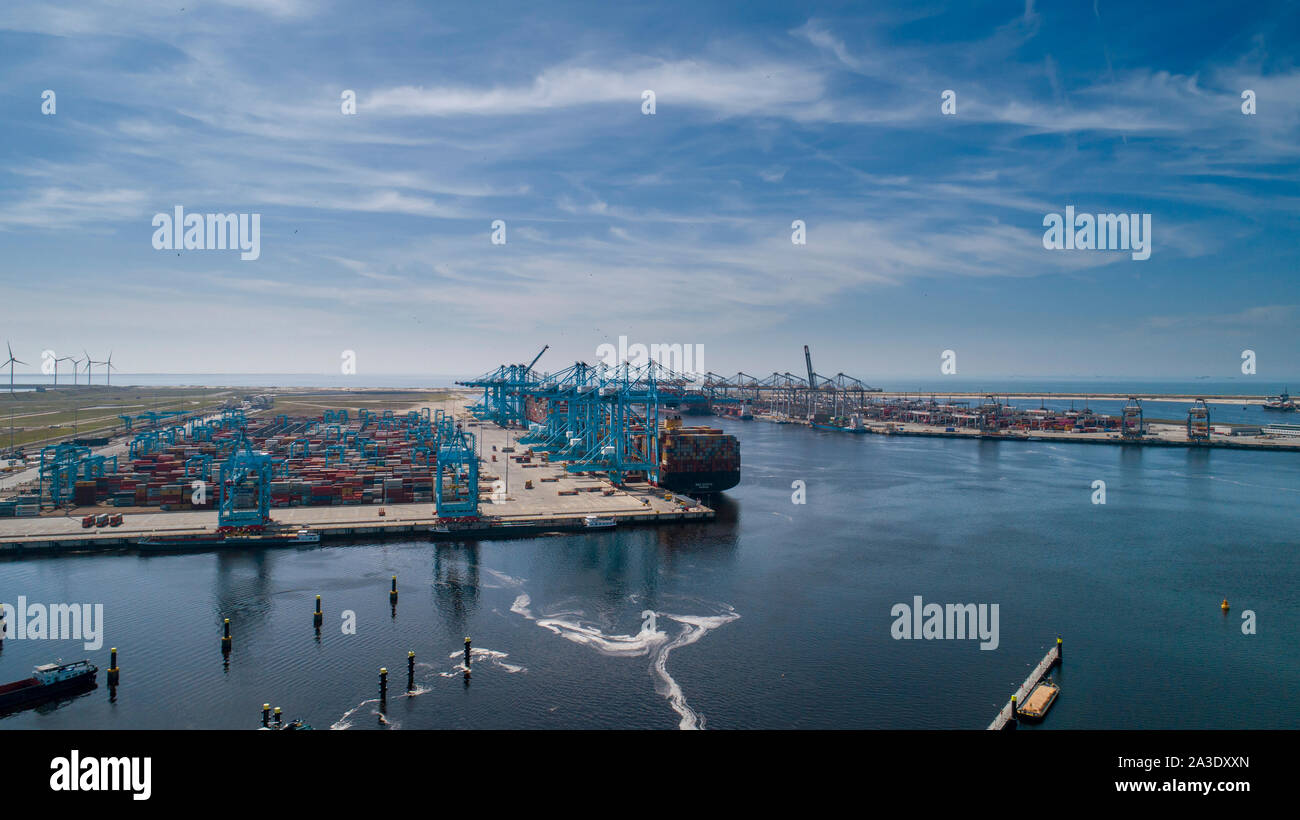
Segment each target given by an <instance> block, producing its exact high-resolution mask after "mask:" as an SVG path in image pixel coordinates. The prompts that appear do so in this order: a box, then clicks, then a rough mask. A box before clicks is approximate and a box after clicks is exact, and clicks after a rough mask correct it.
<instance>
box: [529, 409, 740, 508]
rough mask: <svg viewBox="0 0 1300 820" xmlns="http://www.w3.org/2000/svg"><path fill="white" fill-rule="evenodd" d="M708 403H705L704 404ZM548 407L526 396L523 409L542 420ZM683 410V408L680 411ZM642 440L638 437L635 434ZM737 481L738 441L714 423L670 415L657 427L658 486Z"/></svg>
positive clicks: (724, 486) (706, 490) (684, 489)
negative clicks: (688, 422)
mask: <svg viewBox="0 0 1300 820" xmlns="http://www.w3.org/2000/svg"><path fill="white" fill-rule="evenodd" d="M706 406H707V405H706ZM549 411H550V407H549V403H548V402H547V401H546V400H545V399H534V398H533V397H532V396H529V397H528V399H527V401H526V405H525V413H526V415H527V417H528V420H529V421H530V422H534V423H539V424H540V423H542V422H544V421H545V420H546V417H547V414H548V412H549ZM683 412H685V411H683ZM637 440H638V441H641V440H642V439H641V437H640V436H638V437H637ZM739 483H740V442H739V441H738V440H737V439H736V437H735V436H733V435H729V434H727V433H724V432H723V431H721V430H718V429H716V428H713V427H683V426H682V419H681V417H680V415H673V416H670V417H669V418H668V419H667V420H666V421H664V422H663V426H662V427H661V428H660V430H659V486H660V487H663V488H664V489H666V490H672V491H673V492H677V493H683V494H685V495H691V496H694V495H711V494H713V493H720V492H723V491H724V490H730V489H731V488H732V487H734V486H736V485H737V484H739Z"/></svg>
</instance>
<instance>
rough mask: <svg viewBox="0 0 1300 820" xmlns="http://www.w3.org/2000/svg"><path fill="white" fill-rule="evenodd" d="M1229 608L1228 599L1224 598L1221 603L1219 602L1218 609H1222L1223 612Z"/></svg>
mask: <svg viewBox="0 0 1300 820" xmlns="http://www.w3.org/2000/svg"><path fill="white" fill-rule="evenodd" d="M1229 608H1230V607H1229V606H1228V599H1227V598H1224V599H1223V603H1221V604H1219V609H1222V610H1223V611H1224V612H1227V611H1228V609H1229Z"/></svg>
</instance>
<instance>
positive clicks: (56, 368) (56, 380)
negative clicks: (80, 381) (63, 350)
mask: <svg viewBox="0 0 1300 820" xmlns="http://www.w3.org/2000/svg"><path fill="white" fill-rule="evenodd" d="M80 361H81V359H75V358H73V357H72V356H59V357H58V358H56V359H55V360H54V383H55V384H58V383H59V362H72V384H73V386H74V387H75V386H76V384H77V362H80Z"/></svg>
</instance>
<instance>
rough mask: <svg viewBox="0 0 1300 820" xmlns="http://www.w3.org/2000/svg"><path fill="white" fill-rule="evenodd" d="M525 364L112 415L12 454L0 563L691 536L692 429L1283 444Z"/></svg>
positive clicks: (1073, 413)
mask: <svg viewBox="0 0 1300 820" xmlns="http://www.w3.org/2000/svg"><path fill="white" fill-rule="evenodd" d="M543 352H545V348H543ZM541 355H542V354H540V353H539V354H538V356H537V357H535V358H534V359H533V361H532V363H530V364H527V365H524V364H516V365H502V366H500V367H498V368H497V369H495V370H493V371H491V372H488V373H485V374H483V375H481V376H479V377H477V378H474V379H468V380H465V381H461V382H457V386H456V387H455V388H453V389H452V390H450V391H444V392H441V393H429V392H425V393H421V392H420V391H410V392H409V393H405V394H404V393H403V391H375V392H376V394H378V393H389V394H396V395H395V396H390V397H389V398H390V401H388V402H386V403H384V404H382V405H379V404H375V403H373V402H368V401H367V399H366V397H367V395H368V394H367V391H364V390H356V391H353V390H334V391H330V390H320V391H314V392H313V393H312V397H311V399H310V400H308V399H304V398H303V397H302V395H301V394H300V393H294V392H291V391H281V392H278V393H277V392H276V391H275V390H270V392H263V393H258V394H256V395H237V392H238V391H236V395H232V396H225V395H224V394H223V397H222V398H223V401H222V403H221V404H220V405H219V406H214V405H211V404H210V403H205V402H201V401H199V400H197V399H196V400H194V401H193V402H192V404H193V405H195V406H194V407H186V406H180V407H178V408H176V409H170V410H165V411H155V410H150V411H146V412H142V413H134V414H133V413H123V414H121V415H120V416H118V417H117V419H116V424H115V425H114V428H113V429H111V430H108V431H100V433H101V434H100V435H99V436H98V437H95V438H89V437H85V436H82V437H77V438H70V437H66V436H65V437H64V438H63V440H54V441H51V440H50V439H49V438H48V437H47V438H45V439H41V440H36V439H32V438H31V437H30V436H29V437H28V438H27V441H28V442H29V444H28V445H27V446H25V447H24V448H23V450H22V452H21V453H15V452H14V451H12V450H11V451H10V453H9V454H8V455H9V458H8V459H7V460H6V461H3V462H0V465H4V472H0V555H17V554H24V553H31V552H46V551H51V552H53V551H77V550H83V551H84V550H99V549H128V550H134V549H138V550H140V551H142V552H143V551H149V550H160V551H168V550H185V549H213V548H220V547H238V546H245V547H256V546H260V545H267V546H270V545H275V544H302V543H317V542H319V541H320V540H322V539H330V540H333V539H342V540H347V539H354V540H373V539H374V538H376V537H383V536H394V537H404V538H421V539H426V538H427V539H434V540H437V539H466V538H501V537H512V536H527V535H537V534H539V533H548V532H556V533H561V532H573V531H587V530H592V529H605V528H611V527H619V526H629V525H656V524H666V523H669V522H689V521H692V520H707V519H710V518H712V517H713V515H714V512H713V510H712V509H711V508H710V507H709V506H708V503H709V499H710V498H711V497H713V496H716V494H718V493H721V492H725V491H726V490H728V489H730V488H731V487H734V486H735V485H736V484H737V483H738V482H739V481H740V477H741V472H740V468H741V454H740V441H739V440H738V438H737V437H736V436H734V435H730V434H728V433H726V432H724V431H722V430H720V429H716V428H713V427H709V426H707V425H699V424H696V423H694V420H693V419H692V417H694V416H711V415H717V416H728V417H733V418H739V419H746V420H754V421H766V422H771V423H777V424H786V423H789V424H800V425H808V426H810V427H813V428H816V429H820V430H827V431H831V432H833V433H843V434H883V435H902V436H936V437H947V438H976V439H997V440H1005V441H1018V440H1019V441H1060V442H1076V443H1090V444H1111V445H1120V446H1157V447H1203V448H1234V449H1258V450H1274V451H1294V450H1300V426H1297V425H1291V424H1285V423H1282V421H1281V420H1285V419H1288V418H1292V416H1289V415H1288V411H1291V412H1293V411H1294V405H1292V404H1291V402H1290V398H1289V396H1286V395H1285V393H1284V394H1283V395H1282V396H1274V397H1260V398H1259V399H1258V401H1256V400H1255V399H1254V397H1232V398H1231V400H1230V401H1231V402H1232V403H1243V404H1244V403H1246V402H1254V403H1260V404H1263V405H1264V407H1265V409H1266V410H1268V409H1274V410H1278V411H1280V412H1278V413H1277V414H1276V417H1277V418H1278V419H1279V422H1278V423H1276V424H1274V423H1268V424H1263V425H1260V426H1249V425H1224V424H1221V423H1215V422H1214V421H1213V420H1212V416H1211V414H1212V412H1213V409H1212V405H1213V404H1214V403H1215V401H1214V398H1210V399H1205V398H1200V397H1197V398H1196V399H1195V400H1194V403H1193V404H1192V405H1191V407H1190V409H1189V410H1188V412H1187V417H1186V419H1182V420H1171V419H1159V420H1155V419H1148V418H1146V416H1145V413H1144V410H1143V406H1142V399H1141V398H1139V397H1128V399H1127V402H1126V404H1125V405H1124V406H1123V408H1122V410H1121V411H1120V412H1118V413H1114V414H1104V413H1099V412H1094V411H1093V410H1091V409H1090V408H1089V407H1088V404H1087V399H1086V398H1085V399H1084V400H1082V401H1081V402H1078V403H1077V404H1076V406H1072V407H1071V408H1070V409H1068V410H1063V409H1050V408H1047V407H1045V406H1044V405H1043V404H1042V402H1040V403H1039V406H1037V407H1034V406H1028V407H1021V406H1017V405H1016V404H1013V403H1012V402H1011V401H1010V400H1009V399H1008V398H1007V397H1001V398H1000V397H997V396H992V395H989V396H984V397H982V398H976V397H972V396H968V397H963V398H957V397H948V398H943V399H940V398H938V397H936V396H933V395H917V394H890V393H885V392H884V391H883V390H880V389H878V388H872V387H868V386H867V385H866V384H864V383H863V382H861V381H859V380H857V379H852V378H850V377H847V376H845V375H844V374H843V373H840V374H837V375H836V376H835V377H824V376H821V375H819V374H817V373H816V372H815V371H814V370H813V368H812V359H811V354H810V352H809V351H808V349H807V348H805V350H804V358H805V362H806V365H807V368H806V373H807V375H806V377H801V376H795V375H793V374H791V373H788V372H787V373H782V374H777V373H774V374H773V375H772V376H771V377H769V378H767V379H756V378H753V377H750V376H747V375H746V374H744V373H739V374H737V375H736V376H734V377H722V376H719V375H717V374H713V373H709V374H705V375H704V376H702V377H701V376H698V375H696V376H688V375H686V374H681V373H677V372H675V371H672V370H670V369H668V368H666V367H663V366H661V365H659V364H657V363H655V362H647V363H645V364H643V365H639V366H637V365H631V364H624V365H621V366H618V367H608V366H606V365H603V364H598V365H594V366H593V365H588V364H586V363H583V362H576V363H575V364H574V365H572V366H571V367H568V368H565V369H563V370H561V371H558V372H555V373H545V372H539V371H537V370H535V369H534V366H535V365H536V362H537V359H538V358H540V356H541ZM810 385H811V387H810ZM91 389H92V390H94V388H91ZM119 389H120V388H119ZM226 392H229V391H226ZM20 395H21V394H20ZM10 398H11V399H12V398H13V397H12V395H11V397H10ZM1051 398H1053V399H1059V398H1061V397H1058V396H1053V397H1051ZM1094 398H1095V397H1094ZM1215 398H1217V397H1215ZM403 399H405V400H403ZM33 401H34V399H33ZM348 403H351V404H352V407H347V406H345V405H347V404H348ZM367 403H370V405H371V406H370V407H366V406H362V407H356V405H358V404H367ZM1029 404H1030V405H1032V404H1033V402H1032V401H1031V402H1029ZM381 408H382V409H381ZM44 415H53V411H48V412H44ZM1269 415H1270V419H1271V418H1272V417H1273V414H1269ZM50 427H54V425H50ZM105 433H106V434H105ZM10 435H11V436H13V435H15V433H14V431H13V429H12V428H11V431H10ZM15 456H18V457H17V458H15Z"/></svg>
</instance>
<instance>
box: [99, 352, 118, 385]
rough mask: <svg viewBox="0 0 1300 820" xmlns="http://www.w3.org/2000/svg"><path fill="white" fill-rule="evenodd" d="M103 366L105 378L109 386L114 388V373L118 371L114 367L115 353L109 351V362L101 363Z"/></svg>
mask: <svg viewBox="0 0 1300 820" xmlns="http://www.w3.org/2000/svg"><path fill="white" fill-rule="evenodd" d="M101 364H103V365H104V376H105V377H106V378H107V384H108V386H109V387H112V386H113V371H114V370H116V369H117V368H115V367H113V351H112V350H109V351H108V361H106V362H101Z"/></svg>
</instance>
